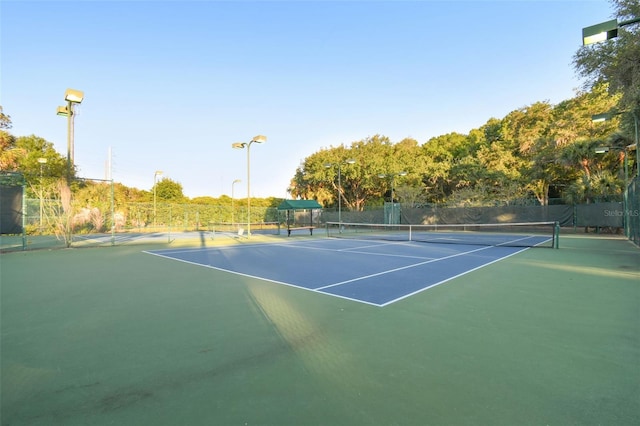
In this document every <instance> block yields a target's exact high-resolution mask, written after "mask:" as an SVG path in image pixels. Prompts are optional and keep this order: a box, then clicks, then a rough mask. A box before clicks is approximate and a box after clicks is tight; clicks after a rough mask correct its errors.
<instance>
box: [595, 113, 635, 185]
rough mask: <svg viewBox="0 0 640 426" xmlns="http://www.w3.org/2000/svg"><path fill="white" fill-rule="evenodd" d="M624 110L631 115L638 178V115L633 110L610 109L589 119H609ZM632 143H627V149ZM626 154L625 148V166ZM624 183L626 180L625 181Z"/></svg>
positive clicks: (596, 121) (598, 120)
mask: <svg viewBox="0 0 640 426" xmlns="http://www.w3.org/2000/svg"><path fill="white" fill-rule="evenodd" d="M626 112H631V116H632V117H633V130H634V132H633V133H634V141H635V142H634V145H635V147H634V149H635V150H636V169H637V170H636V172H637V176H638V178H639V179H640V151H639V150H638V148H639V147H638V115H637V114H636V112H635V111H610V112H605V113H602V114H596V115H592V116H591V121H593V122H594V123H599V122H602V121H605V120H611V118H613V116H615V115H620V114H624V113H626ZM634 145H629V146H627V149H630V147H632V146H634ZM626 157H627V154H626V150H625V166H626V163H627V158H626ZM625 184H626V181H625Z"/></svg>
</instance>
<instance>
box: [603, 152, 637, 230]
mask: <svg viewBox="0 0 640 426" xmlns="http://www.w3.org/2000/svg"><path fill="white" fill-rule="evenodd" d="M632 146H633V145H629V146H627V147H625V148H615V147H608V146H599V147H597V148H596V149H595V152H596V154H606V153H608V152H609V151H611V150H616V151H621V152H622V155H623V157H622V160H623V167H624V193H623V194H622V209H623V210H624V215H623V218H624V235H626V236H627V237H628V236H629V209H628V207H627V206H628V200H627V191H628V190H629V189H628V185H629V168H628V165H627V164H628V162H627V149H629V147H632Z"/></svg>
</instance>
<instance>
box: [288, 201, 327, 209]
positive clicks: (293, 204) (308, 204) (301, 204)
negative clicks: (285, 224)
mask: <svg viewBox="0 0 640 426" xmlns="http://www.w3.org/2000/svg"><path fill="white" fill-rule="evenodd" d="M321 208H322V206H321V205H320V204H319V203H318V202H317V201H316V200H284V201H283V202H282V203H280V205H279V206H278V210H314V209H321Z"/></svg>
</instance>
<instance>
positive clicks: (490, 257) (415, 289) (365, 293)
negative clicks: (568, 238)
mask: <svg viewBox="0 0 640 426" xmlns="http://www.w3.org/2000/svg"><path fill="white" fill-rule="evenodd" d="M522 250H523V248H520V247H501V246H497V247H496V246H477V245H467V244H463V245H451V244H450V243H446V244H423V243H419V242H411V241H406V242H384V241H374V240H351V239H347V240H336V239H315V240H304V241H300V242H289V243H280V244H269V245H264V244H258V245H243V246H230V247H215V248H190V249H186V248H183V249H177V250H172V249H169V250H155V251H149V252H147V253H149V254H153V255H156V256H161V257H164V258H168V259H173V260H179V261H182V262H187V263H190V264H194V265H198V266H205V267H209V268H215V269H218V270H221V271H226V272H230V273H234V274H238V275H243V276H247V277H251V278H258V279H262V280H266V281H271V282H274V283H278V284H285V285H288V286H292V287H297V288H300V289H305V290H311V291H313V292H316V293H321V294H325V295H332V296H337V297H342V298H345V299H349V300H353V301H358V302H363V303H369V304H372V305H376V306H386V305H389V304H391V303H393V302H397V301H399V300H402V299H404V298H406V297H409V296H411V295H414V294H417V293H420V292H421V291H424V290H427V289H429V288H432V287H435V286H437V285H440V284H443V283H445V282H447V281H449V280H451V279H453V278H455V277H457V276H461V275H464V274H466V273H469V272H471V271H474V270H476V269H478V268H481V267H483V266H486V265H489V264H491V263H493V262H497V261H498V260H500V259H504V258H506V257H509V256H512V255H514V254H516V253H518V252H520V251H522Z"/></svg>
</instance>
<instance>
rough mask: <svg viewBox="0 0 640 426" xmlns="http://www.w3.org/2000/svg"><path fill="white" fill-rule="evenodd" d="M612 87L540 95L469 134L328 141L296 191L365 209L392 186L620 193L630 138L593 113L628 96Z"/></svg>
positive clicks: (430, 195) (420, 190) (502, 193)
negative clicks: (554, 97)
mask: <svg viewBox="0 0 640 426" xmlns="http://www.w3.org/2000/svg"><path fill="white" fill-rule="evenodd" d="M606 89H607V88H606V85H602V84H601V85H598V86H595V87H594V88H593V89H592V90H591V91H589V92H585V93H579V94H578V95H577V96H576V97H575V98H572V99H570V100H567V101H564V102H561V103H560V104H558V105H551V104H549V103H548V102H537V103H534V104H532V105H529V106H527V107H523V108H520V109H518V110H515V111H512V112H511V113H509V114H508V115H507V116H506V117H504V118H502V119H496V118H492V119H490V120H488V121H487V123H486V124H485V125H484V126H482V127H481V128H479V129H473V130H471V131H470V132H469V134H467V135H462V134H458V133H451V134H448V135H442V136H438V137H435V138H432V139H430V140H428V141H427V142H425V143H424V144H422V145H420V144H419V142H418V141H416V140H413V139H404V140H402V141H399V142H397V143H392V142H391V141H390V140H389V138H388V137H386V136H382V135H375V136H373V137H369V138H366V139H363V140H360V141H356V142H353V143H352V144H351V145H350V146H345V145H340V146H337V147H330V148H325V149H322V150H320V151H319V152H316V153H314V154H312V155H311V156H309V157H307V158H306V159H305V161H304V162H303V164H302V165H301V166H300V167H299V168H298V170H297V172H296V175H295V177H294V178H293V179H292V181H291V187H290V192H291V194H292V195H293V196H294V197H300V198H313V199H317V200H318V201H320V202H321V203H323V204H324V205H328V206H334V205H337V202H338V201H337V197H338V194H340V196H341V203H342V204H343V205H344V206H346V207H347V208H350V209H355V210H360V209H362V208H364V207H365V206H371V205H377V204H381V203H382V202H383V200H387V201H390V199H391V196H392V194H391V185H393V186H394V194H393V199H394V200H399V201H401V202H403V203H408V204H419V203H450V204H456V205H458V204H466V205H479V204H487V203H496V202H499V203H513V202H520V201H522V200H526V201H525V202H531V201H535V202H538V203H540V204H543V205H545V204H547V203H548V201H549V198H550V197H552V198H560V197H562V198H564V199H565V200H567V201H571V202H589V201H595V200H608V199H619V198H620V196H621V193H622V190H623V187H624V183H625V182H624V181H625V176H624V172H623V167H621V165H622V161H623V160H624V147H625V146H626V145H628V144H629V143H630V140H629V138H627V137H625V136H624V135H619V134H617V133H616V129H617V126H618V121H617V120H611V121H606V122H604V123H594V122H593V121H592V120H591V116H592V115H594V114H597V113H600V112H602V111H609V110H611V109H612V108H614V107H615V106H616V105H617V103H618V101H619V99H620V96H619V95H612V94H609V92H608V91H607V90H606ZM599 146H609V147H611V148H612V149H611V150H610V153H609V154H607V155H601V154H597V153H596V152H595V148H596V147H599ZM620 153H623V155H620ZM628 159H629V164H630V167H636V166H635V165H634V164H633V162H634V161H633V159H632V158H631V156H629V158H628ZM347 160H355V163H353V164H350V163H348V162H347ZM338 164H340V167H339V168H338V167H337V165H338ZM338 174H340V176H338ZM381 175H384V177H380V176H381ZM338 180H340V182H338Z"/></svg>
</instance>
